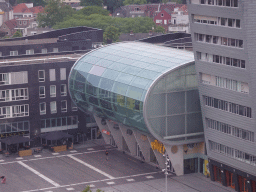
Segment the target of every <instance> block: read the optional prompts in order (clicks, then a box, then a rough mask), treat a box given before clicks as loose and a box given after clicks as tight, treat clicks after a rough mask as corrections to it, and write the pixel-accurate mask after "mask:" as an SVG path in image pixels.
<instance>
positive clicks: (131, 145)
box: [119, 123, 137, 156]
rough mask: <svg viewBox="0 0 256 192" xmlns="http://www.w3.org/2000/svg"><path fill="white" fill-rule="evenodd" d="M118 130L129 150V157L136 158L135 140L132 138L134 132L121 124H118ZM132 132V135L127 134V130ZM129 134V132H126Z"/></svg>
mask: <svg viewBox="0 0 256 192" xmlns="http://www.w3.org/2000/svg"><path fill="white" fill-rule="evenodd" d="M119 128H120V130H121V132H122V134H123V137H124V140H125V142H126V144H127V146H128V148H129V150H130V153H131V155H133V156H136V147H137V146H136V139H135V137H134V131H133V130H132V129H130V128H129V127H127V126H125V125H123V124H122V123H119ZM128 129H130V130H132V134H131V135H130V134H127V130H128ZM128 132H129V131H128Z"/></svg>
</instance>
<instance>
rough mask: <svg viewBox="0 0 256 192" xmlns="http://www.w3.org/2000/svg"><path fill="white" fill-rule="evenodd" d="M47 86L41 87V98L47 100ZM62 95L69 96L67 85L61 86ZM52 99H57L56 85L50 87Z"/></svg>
mask: <svg viewBox="0 0 256 192" xmlns="http://www.w3.org/2000/svg"><path fill="white" fill-rule="evenodd" d="M45 95H46V94H45V86H39V98H45ZM60 95H61V96H67V85H66V84H62V85H60ZM50 97H56V85H50Z"/></svg>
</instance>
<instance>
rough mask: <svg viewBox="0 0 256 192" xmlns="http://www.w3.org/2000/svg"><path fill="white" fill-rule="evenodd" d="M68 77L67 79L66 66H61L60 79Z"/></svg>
mask: <svg viewBox="0 0 256 192" xmlns="http://www.w3.org/2000/svg"><path fill="white" fill-rule="evenodd" d="M66 79H67V73H66V68H60V80H66Z"/></svg>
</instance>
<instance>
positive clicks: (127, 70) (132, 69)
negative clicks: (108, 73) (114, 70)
mask: <svg viewBox="0 0 256 192" xmlns="http://www.w3.org/2000/svg"><path fill="white" fill-rule="evenodd" d="M141 70H142V69H141V68H138V67H133V66H128V67H126V68H125V69H124V70H123V71H122V72H123V73H129V74H131V75H137V74H138V73H139V72H140V71H141ZM138 75H139V74H138Z"/></svg>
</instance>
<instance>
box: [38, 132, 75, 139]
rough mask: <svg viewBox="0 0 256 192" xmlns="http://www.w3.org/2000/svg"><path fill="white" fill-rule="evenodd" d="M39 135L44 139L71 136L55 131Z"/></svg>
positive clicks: (70, 136)
mask: <svg viewBox="0 0 256 192" xmlns="http://www.w3.org/2000/svg"><path fill="white" fill-rule="evenodd" d="M39 137H41V138H42V139H46V140H60V139H66V138H72V137H73V136H72V135H69V134H67V133H64V132H60V131H55V132H49V133H45V134H42V135H40V136H39Z"/></svg>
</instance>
